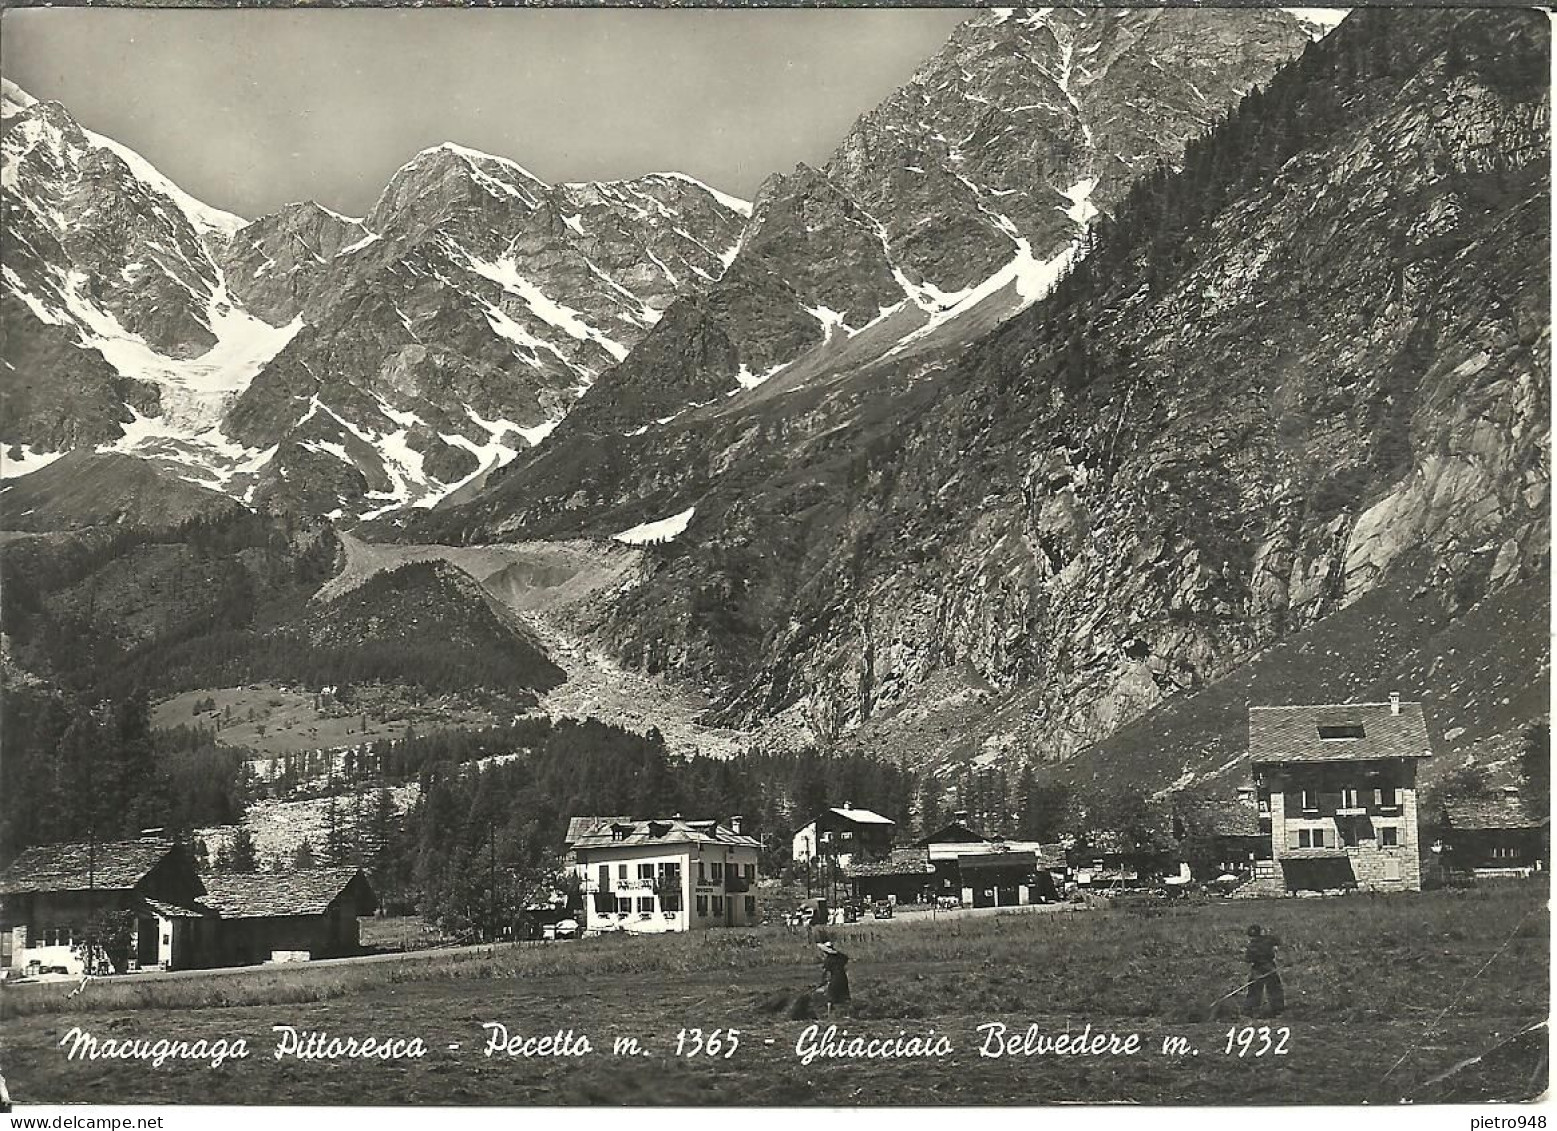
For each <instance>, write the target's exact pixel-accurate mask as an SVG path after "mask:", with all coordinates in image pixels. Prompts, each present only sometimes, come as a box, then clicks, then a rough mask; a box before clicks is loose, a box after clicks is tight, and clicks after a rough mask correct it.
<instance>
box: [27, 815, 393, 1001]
mask: <svg viewBox="0 0 1557 1131" xmlns="http://www.w3.org/2000/svg"><path fill="white" fill-rule="evenodd" d="M374 904H375V901H374V897H373V892H372V888H371V887H370V886H369V884H368V881H367V878H366V876H364V875H363V874H362V872H361V870H360V869H357V868H322V869H314V870H304V871H295V872H267V873H255V874H251V875H227V874H217V875H210V876H201V875H200V874H199V873H198V872H197V871H196V869H195V864H194V859H193V856H192V855H191V853H190V852H189V849H188V847H187V846H186V845H184V844H183V843H182V842H178V841H174V840H171V839H169V838H166V837H163V836H161V835H160V832H159V831H158V830H152V831H149V832H148V833H147V834H146V835H143V836H141V837H139V838H137V839H135V840H127V841H111V842H105V843H101V844H92V843H89V844H51V845H40V846H38V847H35V848H29V849H27V850H26V851H25V852H23V853H22V854H21V855H20V856H18V857H17V858H16V859H15V860H14V861H12V862H11V865H10V867H8V868H7V869H6V870H5V872H4V873H3V874H0V965H3V966H4V968H5V969H6V970H8V971H14V972H16V973H18V974H29V973H32V974H37V973H45V972H47V973H62V974H82V973H86V972H88V971H87V969H86V966H87V954H86V948H85V947H84V945H83V944H84V943H85V942H86V935H87V932H88V930H89V929H91V927H92V926H93V924H94V923H99V924H100V923H101V922H102V920H103V919H104V918H105V917H106V916H109V915H112V914H113V913H128V914H129V915H130V916H131V920H130V924H131V925H130V945H129V955H128V959H127V961H126V963H125V969H124V970H123V971H120V972H121V973H133V972H135V971H138V970H147V969H162V970H189V969H199V968H203V967H211V966H231V965H242V964H246V963H253V962H264V961H280V960H298V959H306V958H310V957H312V958H322V957H331V956H335V955H341V954H351V953H354V952H355V951H357V950H358V949H359V947H358V935H357V916H358V915H366V914H371V913H372V912H373V910H374Z"/></svg>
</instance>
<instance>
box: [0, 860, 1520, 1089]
mask: <svg viewBox="0 0 1557 1131" xmlns="http://www.w3.org/2000/svg"><path fill="white" fill-rule="evenodd" d="M1547 894H1548V893H1547V890H1546V888H1545V887H1544V886H1543V885H1541V884H1539V883H1523V884H1506V885H1495V886H1483V887H1478V888H1472V889H1467V890H1455V891H1438V892H1430V893H1424V894H1420V895H1402V896H1387V897H1385V896H1380V897H1369V896H1351V897H1347V898H1343V899H1330V900H1318V899H1312V900H1310V899H1304V900H1282V901H1269V902H1264V901H1248V902H1241V901H1238V902H1233V901H1218V902H1205V903H1187V904H1180V905H1171V906H1145V907H1138V906H1121V907H1117V908H1108V909H1102V910H1089V911H1050V912H1038V913H1026V914H1013V915H1009V916H1006V915H1000V916H994V917H986V918H977V919H940V920H936V921H920V922H909V921H899V922H891V923H865V924H860V925H858V926H853V927H845V928H837V929H835V930H834V931H833V932H831V933H832V935H833V937H834V939H835V940H836V942H837V944H838V945H839V946H840V947H841V948H842V949H843V950H845V951H846V952H847V953H848V954H849V955H850V956H851V960H852V961H851V963H850V967H849V971H850V977H851V981H852V983H853V988H854V997H855V1000H854V1003H853V1006H852V1008H851V1009H850V1010H849V1011H848V1014H847V1015H846V1016H845V1015H837V1016H834V1017H833V1018H831V1019H827V1018H825V1017H823V1018H820V1019H816V1020H813V1019H811V1018H809V1017H806V1016H804V1014H805V1013H806V1012H807V1010H808V1008H809V1007H810V1006H811V1002H810V1000H809V999H805V998H804V994H805V991H806V990H807V988H809V987H811V986H814V985H815V984H816V983H817V982H818V981H819V980H820V979H819V974H818V968H817V965H816V952H815V948H814V947H813V946H812V945H811V944H810V943H809V942H807V940H806V939H805V938H804V937H803V936H793V935H790V934H787V933H786V932H784V931H783V930H782V929H772V930H760V931H749V932H748V931H713V932H705V933H702V934H698V935H683V936H662V937H657V938H611V939H598V940H585V941H583V942H578V943H559V944H551V945H546V946H532V947H513V948H500V949H498V950H496V951H483V950H474V951H463V952H459V953H452V954H451V953H440V952H426V953H422V954H417V955H408V956H405V957H403V958H401V957H396V958H394V959H392V960H382V961H376V962H367V963H360V964H335V965H320V966H314V967H291V968H255V969H250V970H244V971H236V972H233V973H224V974H219V975H210V976H198V977H189V978H166V979H155V980H144V981H139V982H137V981H136V980H135V979H122V980H117V981H104V982H95V983H92V984H90V985H89V986H88V987H87V988H86V990H85V991H84V992H82V993H81V994H78V995H77V996H76V997H74V998H72V997H69V996H67V995H68V993H69V990H70V989H71V988H72V987H70V986H68V985H66V986H61V985H52V986H19V987H12V988H11V989H9V990H7V991H5V992H4V994H3V995H0V1010H3V1019H4V1025H3V1029H0V1041H3V1045H0V1069H3V1071H4V1073H5V1076H6V1079H7V1081H8V1083H9V1084H10V1088H11V1092H12V1095H13V1096H14V1097H15V1098H16V1100H17V1101H18V1102H20V1103H23V1104H25V1103H27V1102H29V1101H32V1102H102V1103H109V1102H112V1103H134V1102H165V1103H180V1102H189V1103H196V1102H198V1103H209V1102H211V1101H212V1100H213V1099H220V1100H221V1101H222V1102H228V1103H267V1104H274V1103H308V1104H343V1103H375V1104H377V1103H397V1104H399V1103H413V1104H414V1103H424V1104H489V1105H508V1104H558V1103H561V1104H566V1103H630V1104H659V1103H676V1104H699V1103H742V1104H861V1103H866V1104H870V1103H879V1104H892V1103H942V1104H945V1103H970V1104H972V1103H1023V1104H1041V1103H1054V1102H1062V1101H1092V1102H1105V1101H1119V1100H1124V1101H1133V1102H1139V1103H1153V1104H1180V1103H1182V1104H1207V1103H1211V1104H1224V1103H1234V1104H1237V1103H1246V1104H1270V1103H1325V1104H1336V1103H1361V1102H1399V1101H1401V1100H1410V1101H1419V1102H1445V1101H1486V1100H1499V1099H1501V1100H1517V1099H1524V1098H1529V1097H1531V1096H1534V1095H1537V1094H1539V1093H1541V1092H1543V1091H1544V1090H1545V1087H1546V1078H1547V1076H1546V1073H1547V1044H1546V1034H1545V1030H1544V1028H1532V1027H1533V1026H1538V1025H1540V1024H1541V1023H1543V1022H1544V1021H1545V1019H1546V1017H1547V1014H1548V1002H1549V996H1550V994H1549V985H1548V969H1549V960H1548V954H1549V938H1550V928H1549V912H1548V908H1547V902H1546V897H1547ZM1251 921H1258V922H1261V923H1262V924H1263V925H1264V926H1265V927H1266V928H1267V929H1268V930H1271V931H1274V932H1276V933H1277V934H1279V935H1280V936H1281V937H1282V939H1283V941H1284V946H1283V948H1282V954H1281V961H1282V968H1283V973H1284V976H1285V981H1286V986H1287V993H1288V1010H1287V1012H1286V1014H1285V1015H1284V1016H1283V1017H1282V1018H1280V1019H1279V1020H1277V1021H1260V1020H1257V1021H1254V1022H1253V1024H1254V1025H1272V1026H1277V1027H1281V1026H1284V1027H1286V1028H1287V1029H1288V1030H1289V1032H1288V1033H1286V1034H1285V1035H1284V1037H1283V1036H1282V1035H1281V1034H1279V1033H1278V1032H1276V1031H1275V1030H1273V1034H1272V1035H1273V1037H1275V1038H1277V1040H1273V1042H1272V1044H1273V1045H1274V1044H1276V1043H1278V1042H1279V1043H1280V1044H1281V1045H1283V1046H1284V1051H1283V1052H1282V1053H1281V1054H1279V1055H1278V1054H1277V1053H1276V1052H1275V1050H1274V1048H1272V1049H1271V1050H1270V1051H1267V1052H1266V1053H1265V1054H1264V1055H1254V1054H1255V1053H1256V1052H1257V1051H1258V1050H1259V1049H1260V1048H1261V1046H1262V1044H1263V1043H1264V1042H1263V1041H1262V1039H1261V1038H1260V1037H1258V1036H1256V1037H1255V1038H1254V1039H1253V1040H1251V1041H1249V1042H1246V1044H1245V1050H1244V1053H1243V1055H1239V1047H1238V1041H1237V1039H1236V1030H1237V1029H1238V1028H1239V1027H1241V1026H1243V1025H1244V1024H1245V1023H1246V1022H1245V1021H1244V1019H1242V1018H1240V1017H1239V1016H1238V1011H1237V1009H1236V1008H1235V1007H1236V1005H1237V1004H1238V1002H1239V997H1240V996H1241V995H1235V996H1234V997H1233V998H1232V999H1230V1000H1229V1001H1226V1002H1223V1003H1222V1004H1220V1005H1215V1006H1214V1005H1213V1003H1214V1002H1215V999H1217V998H1218V997H1220V996H1222V995H1223V994H1226V993H1227V992H1228V991H1229V990H1233V989H1235V988H1236V987H1238V986H1239V985H1240V984H1241V983H1242V982H1243V981H1244V980H1245V977H1246V967H1245V966H1244V965H1243V963H1242V961H1241V958H1240V956H1241V951H1242V947H1243V943H1244V941H1245V939H1244V931H1245V928H1246V926H1247V924H1248V923H1249V922H1251ZM797 999H804V1000H802V1001H801V1004H800V1006H799V1008H798V1009H796V1008H795V1002H796V1000H797ZM796 1014H799V1015H800V1016H798V1017H797V1016H795V1015H796ZM488 1022H491V1023H501V1024H502V1025H503V1026H505V1028H506V1032H507V1034H508V1035H509V1036H510V1037H515V1036H518V1037H530V1036H541V1035H547V1034H553V1033H556V1032H558V1031H559V1030H561V1031H564V1032H566V1031H569V1030H571V1031H572V1034H573V1045H572V1047H573V1048H574V1049H575V1050H576V1049H577V1048H578V1047H579V1043H578V1042H579V1038H581V1037H587V1039H588V1040H589V1042H590V1045H591V1049H592V1051H591V1052H589V1053H587V1054H585V1055H580V1056H553V1055H531V1056H515V1057H510V1056H508V1055H505V1054H497V1055H493V1056H487V1055H485V1049H486V1047H487V1040H488V1037H489V1035H490V1032H491V1030H489V1029H487V1028H486V1027H485V1025H486V1023H488ZM828 1024H832V1025H834V1026H836V1027H837V1029H838V1030H847V1036H848V1037H850V1038H853V1037H861V1038H866V1039H873V1038H874V1039H888V1040H891V1039H896V1038H899V1037H900V1036H901V1037H903V1038H905V1039H906V1038H914V1037H921V1038H923V1039H924V1040H925V1041H926V1042H927V1043H928V1042H931V1041H933V1040H934V1039H936V1038H940V1037H945V1038H946V1039H947V1041H948V1042H949V1043H950V1045H951V1047H950V1049H949V1050H946V1049H945V1047H944V1046H943V1047H942V1048H943V1051H942V1052H941V1053H940V1055H927V1056H912V1057H897V1058H888V1057H871V1058H853V1059H849V1058H836V1059H835V1058H830V1057H827V1056H818V1057H815V1058H813V1059H812V1060H811V1061H810V1062H809V1063H806V1062H805V1061H804V1059H803V1057H802V1055H800V1053H801V1052H803V1051H805V1049H806V1048H808V1047H812V1046H814V1045H815V1044H817V1043H818V1042H817V1038H819V1037H820V1035H821V1031H822V1030H825V1028H826V1026H827V1025H828ZM997 1024H998V1025H1004V1026H1006V1033H1007V1035H1008V1036H1010V1035H1020V1034H1023V1033H1025V1032H1026V1031H1027V1030H1028V1027H1029V1026H1036V1028H1037V1031H1038V1032H1039V1033H1040V1034H1044V1035H1048V1036H1053V1035H1056V1034H1063V1033H1066V1032H1067V1031H1069V1032H1072V1033H1076V1032H1080V1031H1081V1030H1083V1028H1084V1027H1085V1026H1087V1025H1090V1026H1091V1027H1092V1029H1091V1031H1092V1033H1093V1034H1097V1033H1102V1032H1107V1033H1113V1034H1117V1035H1119V1036H1120V1037H1121V1038H1122V1037H1124V1036H1127V1035H1128V1034H1132V1033H1134V1034H1139V1038H1138V1039H1139V1045H1140V1048H1139V1051H1138V1052H1135V1053H1120V1054H1115V1055H1109V1054H1107V1053H1104V1054H1102V1055H1084V1054H1058V1055H1056V1054H1053V1053H1040V1054H1038V1055H1032V1056H1028V1055H1022V1054H1020V1053H1018V1054H1015V1055H1013V1054H1010V1053H1007V1054H1005V1055H1001V1056H998V1057H997V1056H988V1055H983V1051H989V1050H992V1048H993V1046H992V1045H990V1044H986V1040H987V1034H988V1033H989V1030H988V1029H981V1028H980V1026H989V1025H997ZM277 1025H289V1026H293V1027H295V1028H296V1029H299V1030H307V1031H324V1032H327V1033H329V1034H330V1035H331V1036H333V1037H357V1038H363V1037H368V1036H374V1037H379V1038H396V1037H399V1038H405V1039H410V1038H420V1039H421V1041H422V1042H423V1045H424V1047H425V1049H426V1050H427V1051H426V1055H425V1056H423V1057H421V1058H415V1059H398V1060H388V1061H384V1060H377V1059H374V1060H355V1059H347V1058H336V1059H319V1060H308V1059H297V1058H294V1057H290V1056H289V1057H287V1058H284V1059H281V1060H277V1059H276V1058H275V1057H274V1055H273V1051H274V1049H275V1047H276V1042H277V1034H276V1032H275V1031H274V1029H273V1027H274V1026H277ZM813 1025H817V1026H819V1029H810V1028H809V1027H810V1026H813ZM73 1028H75V1029H79V1030H84V1031H86V1032H89V1033H91V1034H92V1035H93V1036H94V1037H96V1038H98V1039H99V1040H100V1041H101V1040H104V1039H113V1040H116V1041H125V1040H127V1039H128V1040H137V1039H138V1040H146V1041H155V1040H157V1039H159V1038H165V1039H168V1040H184V1041H189V1042H193V1041H197V1040H200V1039H205V1040H207V1041H208V1042H212V1041H216V1040H219V1039H226V1040H228V1041H229V1042H232V1041H235V1040H237V1039H239V1038H242V1039H243V1040H244V1041H245V1042H246V1045H247V1047H248V1049H249V1055H248V1057H247V1058H245V1059H228V1060H227V1061H226V1062H225V1063H223V1064H221V1065H220V1066H219V1067H215V1068H212V1067H210V1066H208V1065H207V1064H206V1063H203V1062H200V1061H194V1060H170V1061H168V1062H167V1063H165V1064H163V1065H162V1066H160V1067H157V1068H152V1067H151V1066H150V1065H148V1064H146V1063H143V1062H139V1061H135V1060H117V1059H102V1058H99V1059H84V1058H79V1057H78V1059H75V1060H71V1059H69V1058H68V1057H67V1055H66V1049H65V1048H62V1047H60V1041H61V1039H62V1038H63V1037H65V1035H66V1034H67V1033H68V1032H70V1031H71V1030H72V1029H73ZM694 1029H696V1030H701V1032H702V1034H704V1035H705V1036H706V1035H708V1034H710V1033H712V1032H713V1031H714V1030H716V1029H717V1030H720V1031H721V1034H722V1039H721V1045H720V1050H719V1053H718V1055H716V1056H709V1055H707V1054H706V1052H702V1053H698V1054H697V1055H692V1048H693V1045H694V1043H695V1037H694V1036H693V1033H692V1030H694ZM732 1029H734V1030H737V1031H738V1034H739V1036H738V1044H736V1046H735V1048H734V1051H733V1052H731V1051H730V1041H729V1037H728V1033H729V1031H730V1030H732ZM683 1030H685V1031H686V1035H685V1037H684V1038H683V1039H682V1041H681V1055H679V1056H678V1055H677V1043H678V1036H680V1035H681V1034H682V1031H683ZM1230 1030H1233V1031H1235V1036H1234V1040H1233V1049H1232V1051H1231V1052H1229V1051H1228V1042H1229V1037H1228V1034H1229V1031H1230ZM617 1038H634V1039H636V1040H637V1041H638V1042H639V1051H638V1053H637V1054H635V1055H616V1054H615V1053H614V1052H613V1042H614V1041H615V1040H616V1039H617ZM1165 1039H1173V1040H1174V1041H1177V1040H1178V1039H1182V1040H1183V1041H1184V1042H1185V1044H1183V1045H1177V1044H1175V1045H1174V1046H1172V1047H1171V1048H1170V1050H1169V1051H1168V1052H1164V1051H1163V1049H1164V1041H1165ZM807 1042H809V1043H807ZM797 1043H798V1044H799V1045H800V1048H799V1050H798V1051H797ZM451 1045H458V1046H459V1047H458V1048H457V1049H455V1048H450V1047H449V1046H451ZM531 1051H535V1050H533V1049H532V1050H531ZM878 1051H879V1047H878ZM727 1052H728V1053H729V1055H725V1054H726V1053H727ZM1478 1057H1479V1058H1480V1059H1473V1058H1478Z"/></svg>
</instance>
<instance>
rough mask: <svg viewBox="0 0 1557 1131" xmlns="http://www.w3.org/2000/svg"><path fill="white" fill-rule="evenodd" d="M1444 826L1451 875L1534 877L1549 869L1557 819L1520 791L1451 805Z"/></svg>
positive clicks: (1444, 856) (1445, 857)
mask: <svg viewBox="0 0 1557 1131" xmlns="http://www.w3.org/2000/svg"><path fill="white" fill-rule="evenodd" d="M1442 826H1443V833H1442V839H1443V846H1442V847H1443V852H1442V859H1443V866H1444V867H1445V868H1446V869H1447V870H1449V871H1451V872H1469V873H1471V874H1473V875H1477V876H1529V875H1532V874H1533V873H1537V872H1544V871H1546V869H1547V867H1548V854H1549V852H1550V835H1551V817H1550V816H1548V815H1545V814H1541V813H1538V812H1536V811H1535V809H1534V807H1533V806H1530V805H1529V804H1527V803H1526V802H1525V801H1523V800H1522V799H1521V798H1520V797H1519V794H1518V791H1517V790H1513V789H1510V790H1506V791H1504V793H1503V795H1502V796H1500V797H1488V798H1477V799H1473V800H1464V801H1450V802H1448V803H1447V804H1446V805H1445V806H1444V811H1443V822H1442Z"/></svg>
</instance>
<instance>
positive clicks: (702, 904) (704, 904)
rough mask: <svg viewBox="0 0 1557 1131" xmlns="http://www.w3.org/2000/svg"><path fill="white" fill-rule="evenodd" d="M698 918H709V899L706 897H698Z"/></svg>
mask: <svg viewBox="0 0 1557 1131" xmlns="http://www.w3.org/2000/svg"><path fill="white" fill-rule="evenodd" d="M697 917H698V918H699V919H707V918H708V897H707V896H706V895H700V896H698V897H697Z"/></svg>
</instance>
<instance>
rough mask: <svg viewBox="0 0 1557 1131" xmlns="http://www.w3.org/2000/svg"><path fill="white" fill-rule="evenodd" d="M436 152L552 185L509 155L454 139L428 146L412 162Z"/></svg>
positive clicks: (478, 165) (535, 182) (414, 162)
mask: <svg viewBox="0 0 1557 1131" xmlns="http://www.w3.org/2000/svg"><path fill="white" fill-rule="evenodd" d="M434 154H449V155H452V156H454V157H458V158H460V159H461V160H462V161H466V162H469V163H471V164H474V165H475V166H477V167H478V168H481V167H483V166H488V165H496V166H498V167H499V168H502V169H504V170H506V171H508V172H510V173H517V174H518V175H519V176H521V177H523V178H524V179H525V180H527V181H531V182H533V183H534V184H536V185H539V186H540V187H541V188H550V187H551V186H550V185H549V184H547V183H546V182H545V181H543V180H542V179H541V178H540V177H537V176H536V175H535V174H534V173H532V172H530V170H528V169H526V168H525V167H524V166H523V165H521V164H519V162H517V161H513V160H510V159H509V158H507V157H499V156H497V155H496V154H495V153H484V152H482V151H481V150H479V149H471V148H470V147H469V146H465V145H460V144H459V143H458V142H453V141H445V142H441V143H440V144H438V145H432V146H428V147H427V148H426V149H424V150H422V151H421V152H419V153H418V154H417V155H416V156H415V157H414V158H412V159H411V162H410V163H411V164H413V165H414V164H416V163H417V162H418V161H420V160H421V159H422V158H424V157H429V156H432V155H434Z"/></svg>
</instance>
